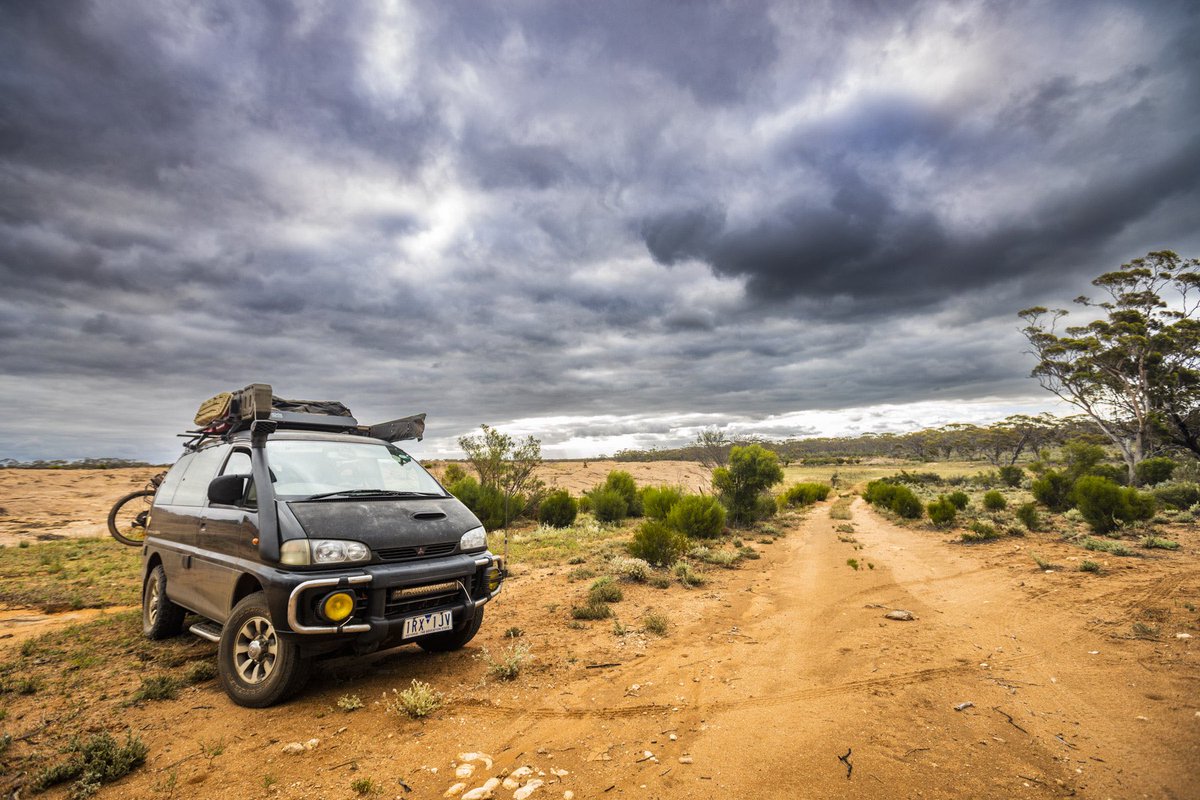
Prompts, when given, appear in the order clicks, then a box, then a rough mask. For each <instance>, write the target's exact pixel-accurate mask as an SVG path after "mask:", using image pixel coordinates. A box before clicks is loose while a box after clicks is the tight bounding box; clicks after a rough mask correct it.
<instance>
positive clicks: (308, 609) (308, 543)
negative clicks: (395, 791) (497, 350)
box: [142, 384, 505, 707]
mask: <svg viewBox="0 0 1200 800" xmlns="http://www.w3.org/2000/svg"><path fill="white" fill-rule="evenodd" d="M424 417H425V415H424V414H420V415H417V416H414V417H406V418H403V419H399V420H393V421H391V422H388V423H383V424H381V425H371V426H366V425H359V424H358V422H357V420H355V419H354V418H353V417H352V416H350V415H349V411H348V410H347V409H345V407H344V406H342V405H341V404H340V403H310V402H305V401H286V400H280V399H279V398H275V397H273V395H272V393H271V387H270V386H269V385H266V384H253V385H251V386H248V387H246V389H243V390H240V391H238V392H233V393H226V394H224V395H218V396H217V397H216V398H214V399H213V400H211V401H208V402H207V403H206V404H205V405H204V406H202V407H201V414H200V415H198V416H197V424H201V427H200V429H198V430H196V431H192V432H190V433H189V434H186V435H187V436H188V437H189V441H188V443H187V444H186V445H185V452H184V454H183V456H182V457H181V458H180V459H179V460H178V461H177V462H176V463H175V465H174V466H173V467H172V468H171V469H170V471H169V472H168V473H167V476H166V478H165V479H164V480H163V482H162V484H161V485H160V486H159V488H158V490H157V492H156V494H155V496H154V501H153V506H152V508H151V511H150V514H149V518H148V520H147V522H146V538H145V541H144V544H143V547H142V554H143V569H142V628H143V632H144V633H145V635H146V636H147V637H149V638H151V639H163V638H166V637H170V636H176V635H178V634H180V633H182V631H183V627H184V624H185V617H186V615H187V613H188V612H191V613H193V614H196V615H198V616H199V617H202V618H203V619H202V620H200V621H198V622H195V623H194V624H191V625H190V626H189V628H188V630H189V631H190V632H191V633H193V634H195V635H197V636H201V637H203V638H205V639H208V640H210V641H213V642H217V643H218V650H217V660H218V673H219V675H220V680H221V683H222V685H223V687H224V689H225V691H226V692H227V693H228V694H229V697H230V698H232V700H233V701H234V702H235V703H237V704H239V705H243V706H251V707H264V706H269V705H272V704H274V703H277V702H280V701H281V700H284V699H286V698H287V697H289V696H291V695H292V694H294V693H295V692H297V691H298V690H299V689H300V688H301V687H302V686H303V685H304V682H305V680H306V678H307V677H308V672H309V667H310V665H311V663H312V661H313V659H315V658H318V657H321V656H333V655H346V654H356V653H357V654H363V653H369V652H373V651H375V650H378V649H380V648H390V647H395V646H398V645H403V644H416V645H417V646H419V647H421V648H424V649H425V650H428V651H446V650H455V649H458V648H460V647H462V646H463V645H465V644H466V643H467V642H469V641H470V640H471V638H472V637H473V636H474V635H475V633H476V632H477V631H478V630H479V627H480V625H481V624H482V623H483V613H484V606H485V604H486V603H488V602H489V601H490V600H492V599H493V598H495V597H496V595H497V594H498V593H499V592H500V587H501V584H502V582H503V580H504V574H505V573H504V565H503V560H502V559H501V558H499V557H497V556H495V555H493V554H492V553H490V552H489V551H488V546H487V536H486V532H485V531H484V529H483V526H482V525H480V523H479V520H478V519H477V518H476V517H475V515H474V514H472V513H471V511H470V510H468V509H467V507H466V506H464V505H463V504H462V503H460V502H459V501H458V500H457V499H455V498H454V497H453V496H452V495H450V494H449V493H448V492H447V491H446V490H445V489H444V488H442V486H441V485H440V484H439V483H438V482H437V480H435V479H434V477H433V476H432V475H430V474H429V473H428V472H426V471H425V469H424V468H423V467H422V466H421V465H420V464H418V463H417V462H416V461H415V460H414V459H413V458H412V457H411V456H409V455H408V454H407V453H405V452H404V450H402V449H400V448H399V447H397V446H396V444H395V442H397V441H401V440H404V439H419V438H420V437H421V435H422V434H423V432H424Z"/></svg>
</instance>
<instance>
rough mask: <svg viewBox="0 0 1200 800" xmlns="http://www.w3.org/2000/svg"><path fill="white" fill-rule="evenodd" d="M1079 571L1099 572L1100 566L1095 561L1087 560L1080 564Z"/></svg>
mask: <svg viewBox="0 0 1200 800" xmlns="http://www.w3.org/2000/svg"><path fill="white" fill-rule="evenodd" d="M1079 571H1080V572H1099V571H1100V565H1099V564H1097V563H1096V562H1095V561H1088V560H1086V559H1085V560H1083V561H1081V562H1079Z"/></svg>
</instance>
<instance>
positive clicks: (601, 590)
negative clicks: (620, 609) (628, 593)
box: [588, 575, 625, 604]
mask: <svg viewBox="0 0 1200 800" xmlns="http://www.w3.org/2000/svg"><path fill="white" fill-rule="evenodd" d="M624 599H625V593H624V592H622V591H621V586H620V584H618V583H617V582H616V581H615V580H613V579H612V578H610V577H608V576H607V575H606V576H605V577H603V578H599V579H597V580H596V582H595V583H593V584H592V588H590V589H588V600H589V601H590V602H591V603H593V604H594V603H619V602H621V601H622V600H624Z"/></svg>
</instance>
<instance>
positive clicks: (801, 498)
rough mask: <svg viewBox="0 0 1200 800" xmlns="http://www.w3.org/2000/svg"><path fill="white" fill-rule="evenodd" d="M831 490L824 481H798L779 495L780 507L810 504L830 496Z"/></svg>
mask: <svg viewBox="0 0 1200 800" xmlns="http://www.w3.org/2000/svg"><path fill="white" fill-rule="evenodd" d="M829 492H830V489H829V487H828V486H826V485H825V484H823V483H797V484H794V485H793V486H791V487H790V488H788V489H787V490H785V491H784V492H783V494H781V495H779V500H778V502H779V507H780V508H785V507H788V506H810V505H812V504H813V503H818V502H820V501H822V500H824V499H825V498H827V497H829Z"/></svg>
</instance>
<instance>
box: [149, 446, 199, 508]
mask: <svg viewBox="0 0 1200 800" xmlns="http://www.w3.org/2000/svg"><path fill="white" fill-rule="evenodd" d="M194 457H195V455H194V454H193V453H187V454H185V455H184V456H183V457H182V458H180V459H179V460H178V461H176V462H175V466H173V467H171V469H170V471H169V472H167V477H165V478H163V482H162V484H160V485H159V487H158V491H157V492H155V493H154V502H155V504H157V505H164V506H169V505H171V501H172V499H173V498H174V497H175V490H176V489H178V488H179V482H180V481H182V480H183V473H185V472H187V468H188V466H189V465H190V464H191V463H192V459H193V458H194Z"/></svg>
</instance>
